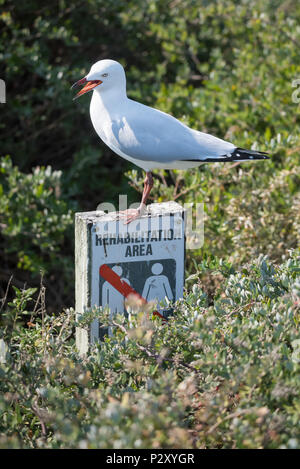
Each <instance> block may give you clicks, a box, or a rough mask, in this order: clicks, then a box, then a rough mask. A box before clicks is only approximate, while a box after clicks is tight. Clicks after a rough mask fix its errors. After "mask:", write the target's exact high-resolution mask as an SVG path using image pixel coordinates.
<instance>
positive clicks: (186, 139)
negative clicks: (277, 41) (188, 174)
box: [112, 102, 236, 163]
mask: <svg viewBox="0 0 300 469" xmlns="http://www.w3.org/2000/svg"><path fill="white" fill-rule="evenodd" d="M132 103H133V106H132V107H131V109H130V110H129V112H126V115H124V116H123V117H122V119H121V121H120V120H119V121H113V122H112V131H113V134H114V137H115V143H116V142H117V145H118V149H119V150H120V151H121V152H123V153H125V154H126V155H128V156H130V157H132V158H136V159H139V160H143V161H153V160H155V161H156V160H157V161H160V162H166V163H167V162H172V161H180V160H189V159H192V160H199V161H201V160H204V159H206V158H218V157H222V156H225V155H226V154H228V153H231V152H232V151H234V149H235V148H236V147H235V146H234V145H233V144H232V143H229V142H225V141H224V140H221V139H219V138H217V137H214V136H212V135H209V134H205V133H203V132H198V131H197V130H193V129H190V128H189V127H187V126H186V125H184V124H183V123H182V122H180V121H178V120H177V119H175V118H174V117H172V116H170V115H168V114H166V113H164V112H161V111H158V110H157V109H153V108H150V107H147V106H144V105H143V104H140V103H136V102H132Z"/></svg>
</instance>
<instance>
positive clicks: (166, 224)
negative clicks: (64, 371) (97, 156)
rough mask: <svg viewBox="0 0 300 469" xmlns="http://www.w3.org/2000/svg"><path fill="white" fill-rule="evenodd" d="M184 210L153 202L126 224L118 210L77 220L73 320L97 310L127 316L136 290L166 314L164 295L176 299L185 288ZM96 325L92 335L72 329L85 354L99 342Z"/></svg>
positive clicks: (170, 203)
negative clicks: (106, 309)
mask: <svg viewBox="0 0 300 469" xmlns="http://www.w3.org/2000/svg"><path fill="white" fill-rule="evenodd" d="M184 214H185V212H184V210H183V208H182V207H181V206H180V205H179V204H177V203H175V202H165V203H161V204H152V205H149V206H148V207H147V213H146V214H145V215H143V216H142V217H141V218H139V219H138V220H135V221H134V222H132V223H129V224H128V225H125V224H124V222H123V220H122V219H119V216H118V215H117V213H116V212H111V213H108V214H106V213H104V212H100V211H99V212H83V213H77V214H76V217H75V281H76V287H75V288H76V294H75V295H76V296H75V309H76V314H77V317H80V315H81V314H82V313H83V312H84V311H86V310H88V309H89V308H92V307H94V306H95V305H96V306H106V305H108V306H109V309H110V311H111V314H112V315H113V314H114V313H124V314H125V313H126V311H125V307H124V300H125V297H126V295H127V294H129V293H130V292H137V293H138V294H139V295H140V296H142V297H143V298H144V300H146V301H151V300H156V301H158V302H162V304H160V305H159V304H158V306H157V308H156V309H157V311H159V312H160V313H161V314H162V315H163V314H164V304H163V303H164V302H165V297H167V298H168V299H169V300H170V301H175V300H177V299H178V298H181V297H182V296H183V286H184V258H185V234H184V223H185V220H184ZM99 337H100V334H99V321H98V320H95V321H94V322H93V323H92V325H91V327H90V331H86V330H84V329H81V328H77V330H76V344H77V348H78V350H79V352H80V353H81V354H84V353H86V352H87V350H88V346H89V344H93V343H95V341H97V340H99Z"/></svg>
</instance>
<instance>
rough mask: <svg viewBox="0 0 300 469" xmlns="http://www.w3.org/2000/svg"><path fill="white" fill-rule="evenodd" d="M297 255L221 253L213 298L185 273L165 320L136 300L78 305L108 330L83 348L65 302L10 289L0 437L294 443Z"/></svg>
mask: <svg viewBox="0 0 300 469" xmlns="http://www.w3.org/2000/svg"><path fill="white" fill-rule="evenodd" d="M299 260H300V259H299V253H298V254H297V253H296V252H295V253H294V254H293V255H292V256H291V257H289V258H288V259H287V260H286V261H285V262H284V263H283V264H282V265H280V266H278V265H274V264H272V263H271V262H270V261H269V260H268V259H267V258H266V257H263V256H261V257H260V258H259V259H257V260H256V261H255V262H252V263H250V264H246V265H245V266H244V267H243V269H242V270H241V271H237V272H233V271H232V270H231V271H229V270H228V268H227V266H226V265H225V266H224V268H223V267H222V264H221V265H220V266H219V269H220V273H221V275H223V277H224V279H226V280H224V282H223V285H224V287H222V288H221V289H220V291H219V294H217V295H216V296H215V298H214V303H213V305H212V306H207V298H206V296H205V295H204V294H203V291H202V290H201V288H200V287H199V285H198V284H195V285H194V286H193V287H192V291H191V292H190V293H189V294H187V295H186V296H185V298H184V299H183V300H180V301H178V302H177V304H176V308H175V314H174V317H173V318H172V319H170V321H169V323H168V324H167V325H162V324H161V322H160V320H159V319H155V320H150V319H149V318H148V314H146V313H145V312H143V311H140V312H139V311H138V310H136V309H135V305H134V303H133V304H132V303H131V306H130V304H129V307H131V314H130V316H129V319H125V318H124V317H123V316H118V317H117V318H115V319H114V320H113V322H111V321H110V320H109V314H108V312H106V311H101V310H99V309H98V310H97V309H95V310H94V311H91V312H88V313H86V317H83V318H82V320H81V322H80V325H81V326H82V327H83V326H84V327H88V326H87V325H88V323H90V322H91V321H92V320H93V319H94V318H95V317H99V318H100V319H101V322H102V323H103V325H104V326H108V325H110V326H111V327H112V330H113V335H112V336H111V337H106V340H105V342H103V343H101V344H99V345H95V346H94V347H93V348H92V349H91V352H90V354H89V355H88V356H87V357H85V358H80V357H79V356H78V355H77V353H76V350H75V348H74V345H73V339H71V338H70V337H72V333H73V328H74V326H75V321H74V314H73V311H72V310H66V311H65V312H63V313H62V314H61V315H60V316H58V317H55V316H48V315H45V313H44V312H43V311H42V313H40V314H38V313H37V311H38V308H37V307H35V308H31V309H32V310H34V309H35V312H34V311H30V310H29V307H28V305H29V304H30V298H31V297H32V295H33V293H34V292H33V291H32V290H30V291H28V290H27V291H26V290H23V291H16V299H15V300H14V301H13V302H12V303H10V304H9V305H8V307H6V308H5V311H6V316H5V318H6V321H5V323H4V324H2V329H1V330H2V336H3V339H4V341H5V343H6V345H7V348H8V353H7V354H6V363H3V364H2V365H1V368H0V417H1V418H0V422H1V423H0V446H1V447H25V448H28V447H34V448H35V447H42V448H183V447H184V448H295V447H298V448H299V446H300V433H299V426H298V422H299V417H300V415H299V412H300V406H299V393H298V386H299V366H300V359H299V356H300V355H299V354H300V349H299V344H300V336H299V321H300V316H299V312H300V311H299V304H300V276H299V274H300V262H299ZM26 303H27V306H26ZM38 304H39V303H38ZM28 310H29V311H28ZM24 314H26V316H25V317H27V318H29V317H30V320H29V321H28V327H26V328H24V327H23V326H22V321H21V320H22V315H24Z"/></svg>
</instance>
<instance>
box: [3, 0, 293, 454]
mask: <svg viewBox="0 0 300 469" xmlns="http://www.w3.org/2000/svg"><path fill="white" fill-rule="evenodd" d="M0 5H1V13H0V37H1V41H0V78H1V79H4V80H5V82H6V89H7V96H6V101H7V102H6V104H0V112H1V121H0V132H1V152H0V157H1V159H0V230H1V233H0V256H1V266H0V296H1V297H3V300H2V302H1V305H0V327H1V329H0V350H2V352H1V354H2V355H1V356H2V357H3V355H5V352H4V349H5V348H7V350H8V352H7V360H6V364H3V365H1V369H0V392H1V394H0V445H1V446H2V447H7V446H17V447H19V446H24V447H32V446H33V447H52V448H53V447H112V446H115V447H149V446H150V447H161V446H163V447H180V446H186V447H222V448H224V447H225V448H229V447H233V448H241V447H243V448H250V447H267V448H273V447H299V431H298V429H297V424H298V421H299V397H297V394H296V389H297V386H299V356H298V352H297V347H298V345H299V341H300V338H299V301H300V300H299V278H298V280H297V275H299V257H298V258H297V246H299V240H300V221H299V212H300V177H299V174H300V159H299V151H300V150H299V149H300V140H299V123H300V119H299V105H298V104H297V102H295V99H293V95H294V97H296V98H297V96H298V95H300V93H297V90H296V88H295V87H294V84H295V80H297V79H300V58H299V53H298V51H299V47H300V27H299V21H300V4H299V3H298V2H296V1H295V0H266V1H264V2H262V1H260V0H228V1H227V0H219V1H214V0H212V1H210V2H207V1H205V0H201V1H194V0H180V1H178V0H172V1H165V0H144V1H133V0H128V1H126V2H125V1H121V0H114V1H112V0H106V1H103V0H89V1H81V0H74V1H73V2H69V3H68V2H65V1H64V0H56V1H53V2H45V1H44V0H42V1H41V0H39V1H37V0H28V1H27V2H14V1H13V0H0ZM103 58H112V59H116V60H118V61H120V62H121V63H122V64H123V65H124V66H125V68H126V73H127V81H128V95H129V96H130V97H131V98H133V99H137V100H139V101H141V102H143V103H146V104H149V105H151V106H154V107H157V108H159V109H161V110H163V111H166V112H169V113H171V114H173V115H174V116H176V117H177V118H180V119H181V120H183V121H184V122H185V123H187V124H188V125H191V126H192V127H194V128H197V129H199V130H203V131H206V132H209V133H212V134H214V135H217V136H219V137H221V138H225V139H228V140H230V141H232V142H234V143H235V144H236V145H238V146H241V147H246V148H247V147H248V148H250V147H252V148H257V149H260V150H262V151H268V152H269V153H270V154H271V160H269V161H264V162H257V163H254V162H251V163H242V164H238V163H233V164H228V165H221V164H213V165H204V166H202V167H201V168H199V169H193V170H190V171H187V172H183V171H171V172H167V171H157V172H156V173H155V185H154V190H153V194H152V196H153V198H154V200H155V201H165V200H176V201H178V202H180V203H184V202H193V203H198V202H203V203H204V209H205V241H204V246H203V248H201V250H198V251H195V250H193V251H188V252H187V264H186V265H187V277H189V280H188V281H187V285H186V286H187V292H186V296H185V299H184V300H183V301H182V302H179V303H178V305H177V307H176V311H175V316H174V319H172V320H171V322H170V324H169V325H168V326H162V325H161V324H160V323H159V320H156V321H154V322H152V321H149V320H147V319H146V316H145V315H144V313H140V314H138V315H135V314H133V315H132V318H131V320H130V321H131V322H130V321H129V322H128V321H125V320H123V319H121V318H118V319H116V322H117V324H118V325H115V326H114V331H115V332H114V335H113V336H112V337H110V338H109V339H107V340H106V342H105V343H104V344H102V345H101V347H100V346H99V347H96V348H95V349H94V350H93V351H92V353H91V355H90V356H89V357H87V358H86V359H85V360H82V359H80V358H79V357H78V356H77V354H76V351H75V348H74V345H73V334H74V326H75V322H74V321H75V320H74V317H73V310H72V308H71V309H65V310H64V312H62V313H61V311H62V310H63V308H64V307H66V308H70V307H72V305H73V298H74V278H73V271H74V267H73V264H74V258H73V219H74V213H75V211H86V210H94V209H95V208H96V207H97V205H98V204H99V203H101V202H113V203H114V204H115V205H116V207H117V205H118V194H119V193H120V194H129V201H130V202H133V201H137V200H139V198H140V193H139V192H141V190H142V181H143V178H144V176H143V175H142V173H141V172H139V171H137V170H136V168H133V167H132V166H130V165H129V164H128V163H127V162H125V161H124V160H122V159H121V158H119V157H117V156H116V155H113V154H112V152H111V151H110V150H109V149H108V148H106V147H105V146H104V145H103V144H101V142H100V141H99V139H98V137H97V136H96V135H95V133H94V131H93V129H92V126H91V123H90V119H89V109H88V107H89V100H90V95H87V96H85V97H82V98H81V99H79V100H77V101H75V102H73V101H72V97H73V96H72V92H71V91H70V85H71V84H72V83H73V82H74V81H76V80H78V79H79V78H81V77H82V76H83V75H84V74H85V73H86V72H87V71H88V69H89V67H90V65H91V64H92V63H93V62H95V61H96V60H99V59H103ZM295 93H296V94H295ZM124 172H127V173H126V175H127V178H126V177H125V176H124ZM128 182H129V185H128ZM135 189H136V190H135ZM264 256H267V257H264ZM221 259H223V260H221ZM12 275H13V277H11V276H12ZM193 283H195V285H194V286H193V287H192V284H193ZM36 289H37V290H36ZM93 314H101V315H102V317H103V320H104V317H105V314H106V313H105V312H101V313H99V312H97V311H95V312H92V313H90V314H89V315H88V317H87V318H85V320H86V322H88V321H89V320H91V316H93ZM297 341H298V342H297Z"/></svg>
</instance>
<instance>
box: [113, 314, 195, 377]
mask: <svg viewBox="0 0 300 469" xmlns="http://www.w3.org/2000/svg"><path fill="white" fill-rule="evenodd" d="M110 325H113V326H116V327H118V328H119V329H120V330H121V331H122V332H124V334H126V335H127V337H128V332H127V329H126V328H125V327H124V326H122V324H118V323H117V322H114V321H112V322H111V324H110ZM136 346H137V348H138V349H139V350H141V351H142V352H144V353H146V355H147V356H148V357H149V358H155V360H156V361H157V362H158V364H161V361H162V358H161V356H160V355H158V354H157V353H155V352H153V351H151V350H149V349H148V348H146V347H144V346H143V345H140V344H139V343H138V342H136ZM167 360H168V361H170V362H172V363H175V364H178V365H181V366H183V367H184V368H188V369H189V370H191V371H194V372H195V373H200V372H201V371H200V370H198V369H197V368H194V367H193V366H191V365H188V364H187V363H184V362H182V361H179V360H174V359H172V358H167Z"/></svg>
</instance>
